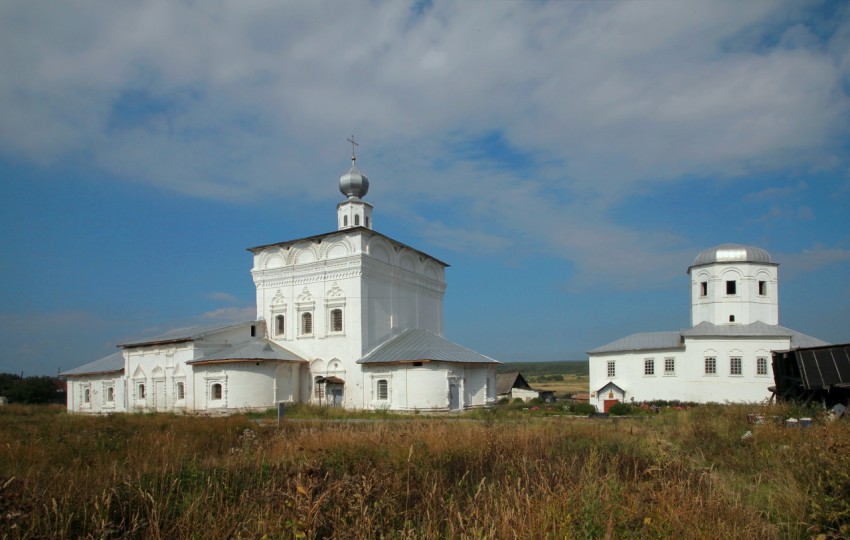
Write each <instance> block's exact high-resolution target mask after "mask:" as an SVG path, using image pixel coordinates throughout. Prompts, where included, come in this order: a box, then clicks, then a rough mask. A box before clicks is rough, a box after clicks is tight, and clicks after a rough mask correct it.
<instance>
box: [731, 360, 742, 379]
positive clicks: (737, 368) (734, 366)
mask: <svg viewBox="0 0 850 540" xmlns="http://www.w3.org/2000/svg"><path fill="white" fill-rule="evenodd" d="M742 364H743V362H742V361H741V357H740V356H733V357H731V358H729V375H740V374H741V373H742V372H743V365H742Z"/></svg>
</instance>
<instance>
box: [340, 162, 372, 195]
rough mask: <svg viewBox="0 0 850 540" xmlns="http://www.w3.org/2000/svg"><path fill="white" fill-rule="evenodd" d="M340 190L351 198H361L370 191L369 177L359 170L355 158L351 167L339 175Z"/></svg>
mask: <svg viewBox="0 0 850 540" xmlns="http://www.w3.org/2000/svg"><path fill="white" fill-rule="evenodd" d="M339 191H340V193H342V194H343V195H345V196H346V197H348V198H349V199H360V198H362V197H364V196H365V195H366V193H368V192H369V177H368V176H366V175H365V174H363V173H361V172H360V171H359V170H357V167H355V166H354V158H352V159H351V169H349V170H348V172H347V173H345V174H343V175H342V176H340V177H339Z"/></svg>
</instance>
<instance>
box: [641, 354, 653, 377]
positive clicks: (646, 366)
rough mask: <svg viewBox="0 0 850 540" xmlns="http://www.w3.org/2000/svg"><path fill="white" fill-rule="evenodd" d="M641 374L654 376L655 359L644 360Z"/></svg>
mask: <svg viewBox="0 0 850 540" xmlns="http://www.w3.org/2000/svg"><path fill="white" fill-rule="evenodd" d="M643 374H644V375H655V358H645V359H644V361H643Z"/></svg>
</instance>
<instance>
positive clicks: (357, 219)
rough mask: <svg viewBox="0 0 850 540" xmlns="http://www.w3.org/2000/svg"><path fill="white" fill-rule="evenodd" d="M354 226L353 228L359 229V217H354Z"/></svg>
mask: <svg viewBox="0 0 850 540" xmlns="http://www.w3.org/2000/svg"><path fill="white" fill-rule="evenodd" d="M354 226H355V227H359V226H360V216H359V215H357V216H354Z"/></svg>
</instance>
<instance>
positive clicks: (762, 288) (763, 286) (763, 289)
mask: <svg viewBox="0 0 850 540" xmlns="http://www.w3.org/2000/svg"><path fill="white" fill-rule="evenodd" d="M759 296H767V281H759Z"/></svg>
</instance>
